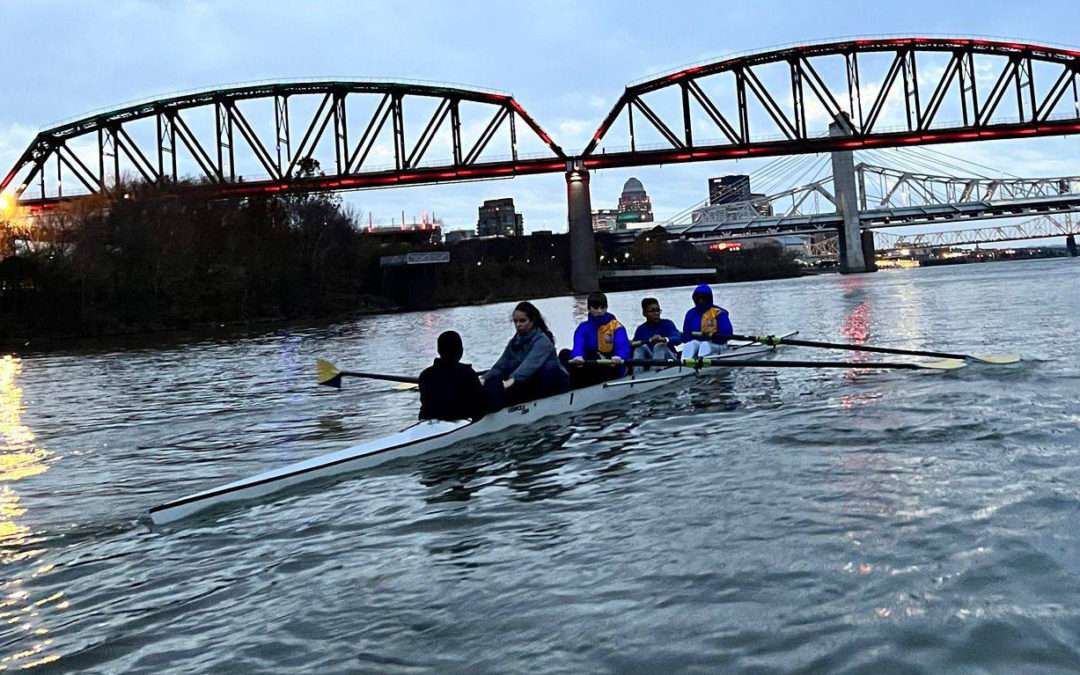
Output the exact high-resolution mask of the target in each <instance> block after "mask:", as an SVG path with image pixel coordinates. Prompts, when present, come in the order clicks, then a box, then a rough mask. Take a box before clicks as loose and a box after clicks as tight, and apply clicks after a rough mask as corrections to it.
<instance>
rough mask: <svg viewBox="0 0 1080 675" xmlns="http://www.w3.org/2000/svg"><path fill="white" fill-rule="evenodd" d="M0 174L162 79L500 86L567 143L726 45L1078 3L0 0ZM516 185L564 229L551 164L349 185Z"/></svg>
mask: <svg viewBox="0 0 1080 675" xmlns="http://www.w3.org/2000/svg"><path fill="white" fill-rule="evenodd" d="M0 9H2V12H0V16H2V17H3V25H4V30H3V31H2V35H3V37H2V39H0V55H2V56H3V62H4V63H5V64H6V65H7V68H6V72H5V76H4V77H3V78H0V165H3V166H2V167H0V171H3V172H6V171H7V169H8V168H9V167H10V166H11V165H12V164H13V163H14V162H15V160H16V158H17V156H18V154H19V153H21V151H22V150H23V149H24V148H25V147H26V146H27V144H28V143H29V141H30V139H31V138H32V137H33V135H34V133H35V132H36V131H37V130H38V129H39V128H42V127H47V126H50V125H51V124H52V123H54V122H57V121H59V120H62V119H68V118H72V117H75V116H79V115H81V114H83V113H86V112H89V111H93V110H99V109H102V108H108V107H112V106H116V105H118V104H120V103H124V102H128V101H133V100H139V99H148V98H154V97H157V96H159V95H163V94H168V93H171V92H177V91H184V90H191V89H201V88H213V87H215V86H216V85H222V84H229V83H242V82H251V81H262V80H284V79H290V78H307V77H323V76H334V77H341V78H351V77H355V78H360V77H374V78H382V79H399V78H400V79H412V80H425V81H434V82H450V83H460V84H462V85H465V86H475V87H481V88H488V89H497V90H503V91H507V92H510V93H512V94H513V95H514V96H515V98H516V99H517V100H518V101H519V102H520V103H521V104H522V106H523V107H524V108H525V109H526V110H528V111H529V112H530V113H531V114H532V115H533V117H534V118H536V119H537V120H538V121H539V122H540V124H541V125H542V126H543V127H544V128H545V129H546V130H547V131H548V133H549V134H551V135H552V136H553V137H554V139H555V140H556V142H558V143H559V144H560V145H562V146H563V147H564V148H565V149H567V150H570V151H573V150H577V149H580V148H582V147H583V146H584V145H585V144H586V142H587V141H588V139H589V137H590V136H591V134H592V132H593V131H594V130H595V129H596V128H597V127H598V125H599V123H600V121H601V119H602V118H603V116H604V115H605V113H606V112H607V111H608V110H609V109H610V108H611V106H612V105H613V104H614V102H615V101H616V99H617V98H618V96H619V95H620V93H621V92H622V89H623V88H624V87H625V86H626V84H627V83H629V82H631V81H634V80H637V79H640V78H643V77H646V76H648V75H650V74H654V73H658V72H662V71H666V70H671V69H674V68H677V67H679V66H681V65H684V64H688V63H693V62H698V61H702V60H707V59H714V58H719V57H722V56H724V55H726V54H731V53H734V52H741V51H748V50H761V49H764V48H767V47H770V46H776V45H782V44H787V43H805V42H814V41H823V40H827V39H829V38H837V37H843V36H851V35H883V34H907V35H925V34H935V35H937V34H958V35H981V36H996V37H1007V38H1014V39H1021V40H1025V41H1029V42H1034V43H1043V44H1065V45H1068V44H1075V43H1078V42H1080V38H1077V37H1076V34H1075V28H1076V26H1078V25H1080V3H1074V2H1065V1H1064V0H1059V1H1057V2H1048V1H1043V2H1040V1H1033V2H1027V3H1015V2H999V1H998V0H983V1H981V2H969V1H956V2H954V1H949V2H941V1H940V0H938V1H936V2H929V1H925V0H907V1H905V2H893V3H871V2H865V0H863V1H859V2H846V1H845V2H825V1H819V2H797V1H795V0H788V1H786V2H772V1H768V0H757V1H755V2H736V1H728V2H703V1H702V2H666V3H661V2H637V1H635V0H621V1H618V2H615V1H607V0H600V1H582V0H577V1H573V2H564V1H561V0H552V1H548V2H529V3H527V2H505V1H503V2H486V1H484V2H480V1H470V0H453V1H445V2H435V1H424V2H409V1H398V2H361V1H355V2H346V1H335V2H297V1H295V0H294V1H292V2H277V1H274V0H258V1H250V2H249V1H243V2H240V1H237V2H228V1H226V0H219V1H215V2H199V1H195V0H175V1H172V2H164V1H162V2H150V1H133V0H127V1H125V0H110V1H94V0H82V1H80V2H74V1H72V2H60V1H58V0H34V1H32V2H27V1H26V0H0ZM1078 148H1080V139H1077V138H1075V137H1073V138H1065V139H1060V138H1056V139H1042V140H1030V141H997V142H991V143H982V144H977V145H966V146H956V145H954V146H939V149H941V150H944V151H947V152H949V153H950V154H952V155H956V156H962V157H966V158H968V159H971V160H972V161H977V162H979V163H980V164H983V165H985V166H988V167H992V168H993V169H998V170H999V171H1001V172H1004V173H1010V174H1014V175H1062V174H1076V173H1080V166H1077V164H1078V162H1077V159H1078V158H1080V153H1078V152H1077V150H1078ZM763 164H764V161H761V160H759V161H758V162H757V163H751V162H742V163H735V162H727V163H699V164H690V165H681V166H665V167H647V168H637V169H633V170H609V171H604V172H599V173H597V174H596V175H595V176H594V177H593V189H592V198H593V207H594V208H611V207H614V206H615V202H616V200H617V198H618V194H619V192H620V190H621V187H622V184H623V182H624V181H625V180H626V179H627V178H628V177H630V176H632V175H633V176H637V177H638V178H640V179H641V180H642V182H643V183H644V184H645V187H646V189H647V190H648V191H649V193H650V195H651V197H652V200H653V203H654V205H655V209H656V212H657V215H658V217H668V216H672V215H674V214H676V213H678V212H680V211H682V210H683V209H685V208H687V207H689V206H691V205H693V204H694V203H696V202H698V201H700V200H701V199H703V198H704V196H705V182H706V179H707V178H708V177H709V176H714V175H720V174H723V173H754V172H756V171H758V170H760V168H761V167H762V166H763ZM507 196H508V197H514V199H515V201H516V202H517V204H518V207H519V210H520V211H522V212H523V213H524V216H525V222H526V228H527V230H535V229H553V230H560V229H565V221H566V203H565V183H564V179H563V177H562V176H561V175H560V174H553V175H547V176H537V177H530V178H518V179H514V180H508V181H497V182H483V183H474V184H457V185H446V186H436V187H429V188H405V189H395V190H383V191H366V192H357V193H351V194H349V195H348V196H347V199H348V201H349V202H350V203H351V204H353V205H354V206H356V208H358V209H359V210H360V211H361V212H363V213H364V214H365V217H366V214H367V213H368V212H370V213H371V216H372V218H373V220H374V221H376V222H384V223H387V224H388V223H389V222H390V219H391V218H397V219H400V217H401V215H400V214H401V213H402V212H403V211H404V212H405V214H406V216H407V218H409V219H412V218H414V217H416V216H417V215H418V214H419V213H420V212H421V211H427V212H432V211H434V212H435V213H436V215H437V216H438V217H439V218H441V219H442V220H443V221H444V222H445V224H446V227H447V228H449V229H458V228H467V227H473V226H475V221H476V208H477V206H478V205H479V203H480V202H481V201H482V200H483V199H487V198H494V197H507Z"/></svg>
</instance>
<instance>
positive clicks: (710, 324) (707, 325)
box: [701, 307, 720, 337]
mask: <svg viewBox="0 0 1080 675" xmlns="http://www.w3.org/2000/svg"><path fill="white" fill-rule="evenodd" d="M718 316H720V308H719V307H712V308H710V309H708V310H706V311H705V313H703V314H702V315H701V334H702V335H704V336H705V337H712V336H713V335H715V334H716V331H717V329H718V328H719V320H718V319H717V317H718Z"/></svg>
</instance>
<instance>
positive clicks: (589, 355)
mask: <svg viewBox="0 0 1080 675" xmlns="http://www.w3.org/2000/svg"><path fill="white" fill-rule="evenodd" d="M586 302H587V304H588V308H589V318H588V319H586V320H585V321H583V322H581V323H580V324H578V327H577V330H575V331H574V348H573V349H572V350H570V363H571V364H573V363H582V362H584V361H595V360H597V359H610V360H612V361H614V362H615V363H616V364H619V363H621V362H622V361H624V360H626V359H628V358H630V338H629V337H627V335H626V328H625V327H624V326H623V325H622V324H621V323H619V320H618V319H616V318H615V315H614V314H612V313H610V312H609V311H608V300H607V296H606V295H604V294H603V293H601V292H600V291H593V292H592V293H589V298H588V300H587V301H586ZM625 374H626V366H623V365H617V366H616V367H615V368H610V369H606V368H605V369H600V368H592V369H591V370H590V371H589V372H587V373H583V377H582V378H578V377H576V376H575V378H574V380H575V383H580V384H584V383H585V382H583V381H582V380H587V381H588V383H593V382H602V381H604V380H609V379H612V378H615V377H622V376H623V375H625Z"/></svg>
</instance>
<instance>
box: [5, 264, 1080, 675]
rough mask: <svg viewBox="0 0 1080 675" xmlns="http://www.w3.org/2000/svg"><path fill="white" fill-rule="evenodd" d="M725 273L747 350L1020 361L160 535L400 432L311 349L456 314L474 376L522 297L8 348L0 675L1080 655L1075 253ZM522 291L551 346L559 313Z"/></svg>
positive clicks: (431, 337)
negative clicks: (862, 271) (240, 486)
mask: <svg viewBox="0 0 1080 675" xmlns="http://www.w3.org/2000/svg"><path fill="white" fill-rule="evenodd" d="M716 290H717V300H718V302H719V304H721V305H723V306H725V307H727V308H728V309H729V310H730V312H731V316H732V320H733V322H734V325H735V327H736V330H737V331H741V332H773V333H778V332H780V331H782V330H787V329H798V330H800V331H801V337H804V338H807V339H821V340H834V341H835V340H843V341H856V342H866V343H868V344H882V345H891V346H899V347H908V348H938V349H942V348H948V349H951V350H958V351H965V352H975V353H1001V352H1008V351H1019V352H1021V353H1022V354H1023V356H1024V361H1023V362H1022V363H1020V364H1017V365H1012V366H987V365H972V366H969V367H967V368H964V369H962V370H959V371H955V372H949V373H938V372H929V371H919V372H909V371H870V370H865V369H852V370H838V371H824V370H822V371H795V370H769V369H763V370H754V371H751V370H739V371H735V372H733V373H732V374H729V375H727V376H723V377H716V378H701V379H700V380H698V381H696V382H693V383H689V384H686V383H684V384H676V385H673V387H672V388H669V389H666V390H662V391H661V393H658V394H656V395H653V396H650V397H648V398H645V399H642V400H635V401H632V402H625V403H622V404H619V405H615V406H611V407H607V408H599V409H595V410H594V411H590V412H588V413H587V414H583V415H581V416H578V417H575V418H573V419H561V420H552V421H550V422H548V423H545V424H544V426H543V427H542V428H527V429H519V430H516V431H514V432H511V433H507V434H504V435H500V436H497V437H493V438H488V439H485V440H484V441H482V442H480V443H475V444H473V445H471V446H465V447H461V448H459V449H458V450H457V451H456V452H452V453H449V454H445V455H439V456H435V457H427V458H421V459H416V460H412V461H408V462H403V463H398V464H391V465H388V466H384V467H381V468H378V469H375V470H372V471H368V472H365V473H363V474H360V475H354V476H351V477H349V478H346V479H343V480H338V481H333V482H328V483H324V484H321V485H315V486H311V487H309V488H306V489H300V490H295V491H292V492H289V493H286V494H285V495H283V496H280V497H278V498H275V499H270V500H266V501H263V502H260V503H257V504H254V505H250V506H244V507H240V508H234V509H228V510H225V511H223V512H218V513H213V514H211V515H210V516H209V517H205V518H201V519H200V518H195V519H193V520H190V521H187V522H181V523H178V524H176V525H175V526H166V527H154V526H152V525H151V523H150V520H149V518H148V516H147V510H148V509H149V508H150V507H151V506H154V505H156V504H159V503H161V502H163V501H167V500H170V499H173V498H176V497H179V496H182V495H185V494H188V493H190V492H193V491H197V490H200V489H203V488H207V487H212V486H214V485H215V484H219V483H221V482H225V481H228V480H230V479H234V478H239V477H243V476H247V475H251V474H254V473H257V472H259V471H262V470H264V469H266V468H271V467H274V466H277V465H280V464H284V463H287V462H290V461H293V460H297V459H302V458H305V457H308V456H312V455H317V454H321V453H324V452H328V451H331V450H335V449H339V448H341V447H344V446H345V445H347V444H349V443H351V442H353V441H356V440H359V439H366V438H372V437H377V436H380V435H382V434H386V433H389V432H392V431H395V430H397V429H398V428H400V427H403V426H405V425H406V424H408V423H409V422H411V420H412V419H413V417H414V416H415V410H416V407H417V405H416V404H417V402H416V395H415V394H414V393H411V392H405V391H399V390H396V389H395V388H394V387H393V385H389V384H386V383H380V382H370V381H357V380H347V381H346V383H345V387H344V388H343V389H342V390H341V391H334V390H331V389H328V388H325V387H318V386H316V385H315V382H314V359H315V358H316V357H325V358H328V359H330V360H332V361H335V362H336V363H338V365H339V366H341V367H346V368H351V369H356V370H360V369H367V370H378V371H384V372H392V373H406V374H409V373H416V372H417V371H418V370H419V369H421V368H422V367H423V366H424V365H426V363H427V362H428V361H429V359H430V358H431V356H432V355H433V346H434V343H435V337H436V335H437V334H438V333H439V332H441V331H443V330H447V329H456V330H458V331H459V332H461V333H462V335H463V337H464V340H465V345H466V358H467V360H471V361H473V362H475V363H476V364H477V366H478V367H486V366H487V365H490V363H491V362H493V361H494V359H495V358H496V357H497V356H498V354H499V352H500V350H501V348H502V346H503V344H504V343H505V341H506V340H507V339H508V338H509V337H510V334H511V331H512V328H511V325H510V322H509V314H510V310H511V307H512V305H509V304H501V305H488V306H483V307H466V308H456V309H446V310H439V311H433V312H426V313H412V314H400V315H392V316H370V317H363V318H360V319H358V320H356V321H352V322H348V323H340V324H334V325H329V326H318V327H295V328H292V329H289V330H272V331H267V332H263V333H252V334H246V335H235V334H234V335H230V336H228V337H214V338H208V337H201V338H199V337H187V338H179V337H175V336H174V337H168V338H155V341H154V342H146V341H143V342H139V343H132V342H129V343H127V344H124V345H120V346H117V345H113V346H111V347H108V348H104V347H93V348H90V347H80V348H79V349H71V350H70V351H64V352H52V353H48V354H29V355H24V356H21V357H11V356H8V357H0V571H2V575H0V584H2V590H0V669H4V668H9V669H18V668H22V667H28V666H34V667H35V668H36V669H37V670H39V671H41V672H50V671H97V672H162V671H167V672H312V671H316V670H318V671H320V672H379V673H383V672H409V673H413V672H464V671H468V672H491V673H495V672H515V671H526V670H527V671H543V672H589V673H593V672H620V673H621V672H642V673H658V672H688V671H689V672H694V671H696V672H721V671H722V672H754V673H764V672H868V673H880V672H920V671H921V672H950V673H976V672H978V673H982V672H1000V673H1016V672H1039V673H1052V672H1077V671H1078V670H1080V525H1078V524H1077V523H1078V522H1080V396H1078V395H1080V367H1078V364H1077V359H1076V356H1077V350H1076V346H1075V345H1076V336H1077V335H1078V334H1080V269H1078V267H1077V261H1076V260H1068V259H1057V260H1044V261H1031V262H1006V263H994V264H981V265H966V266H956V267H945V268H931V269H919V270H904V271H883V272H878V273H877V274H873V275H859V276H847V277H841V276H837V275H823V276H818V277H812V278H805V279H796V280H784V281H774V282H764V283H752V284H730V285H724V286H719V287H717V288H716ZM653 294H654V295H656V296H657V297H659V298H660V300H661V302H662V304H663V307H664V309H665V315H666V316H669V317H670V318H673V319H675V320H676V322H677V323H678V322H679V319H680V318H681V315H682V313H683V312H684V311H685V309H686V308H687V306H688V304H689V294H690V289H686V288H684V289H664V290H659V291H656V292H654V293H653ZM641 295H642V293H621V294H615V295H613V296H612V297H611V309H612V311H614V312H615V313H616V314H617V315H618V316H620V317H621V318H622V319H623V320H624V321H626V322H627V323H630V324H631V325H635V324H636V323H637V321H638V317H639V308H638V300H639V299H640V297H641ZM537 304H538V305H539V306H540V308H541V310H542V311H543V312H544V313H545V314H546V315H547V317H548V318H549V319H550V323H551V325H552V328H553V329H554V330H555V333H556V337H557V338H558V340H559V341H560V342H561V343H562V344H566V343H567V342H568V341H569V337H570V334H571V332H572V328H573V325H574V322H575V321H577V320H580V319H581V318H582V317H583V316H584V314H585V308H584V303H583V302H582V300H581V299H573V298H552V299H547V300H542V301H538V302H537ZM785 358H847V359H851V360H853V361H859V360H863V358H864V357H858V356H853V355H851V354H842V355H837V354H835V353H830V352H820V351H817V350H804V349H796V348H792V349H791V350H790V352H789V353H788V354H787V355H786V356H785ZM874 358H876V357H874ZM892 360H896V359H892Z"/></svg>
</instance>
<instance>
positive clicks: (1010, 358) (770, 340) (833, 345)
mask: <svg viewBox="0 0 1080 675" xmlns="http://www.w3.org/2000/svg"><path fill="white" fill-rule="evenodd" d="M724 337H726V338H731V339H735V340H749V341H750V342H758V343H761V344H763V345H769V346H770V347H775V346H776V345H781V344H784V345H792V346H795V347H818V348H821V349H845V350H848V351H853V352H874V353H875V354H903V355H905V356H933V357H935V358H939V359H965V360H971V361H981V362H982V363H997V364H1002V363H1016V362H1017V361H1019V360H1020V355H1019V354H997V355H975V354H949V353H946V352H930V351H922V350H916V349H895V348H893V347H872V346H870V345H853V344H845V343H843V342H815V341H813V340H796V339H793V338H786V337H776V336H775V335H757V336H755V335H725V336H724Z"/></svg>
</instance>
